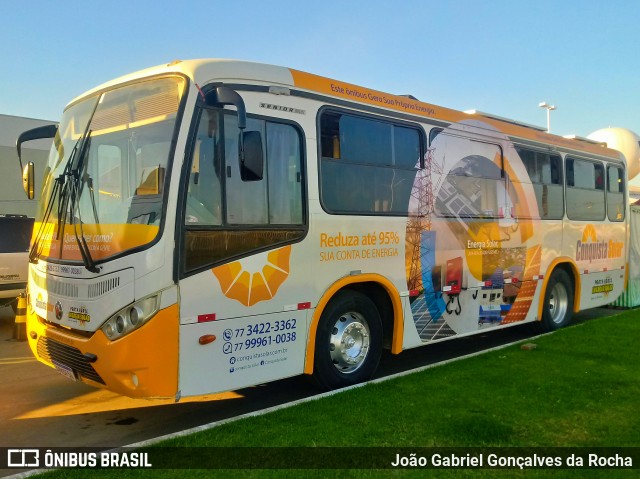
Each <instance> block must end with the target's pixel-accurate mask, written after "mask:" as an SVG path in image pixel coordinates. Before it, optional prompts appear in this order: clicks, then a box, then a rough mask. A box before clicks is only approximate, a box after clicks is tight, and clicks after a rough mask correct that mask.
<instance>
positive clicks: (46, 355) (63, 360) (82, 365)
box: [38, 337, 105, 384]
mask: <svg viewBox="0 0 640 479" xmlns="http://www.w3.org/2000/svg"><path fill="white" fill-rule="evenodd" d="M38 355H39V356H40V357H41V358H42V359H44V360H45V361H48V362H50V363H54V364H59V365H61V366H63V367H67V368H70V369H71V370H73V371H74V372H75V373H76V374H77V375H80V376H82V377H84V378H86V379H90V380H91V381H95V382H97V383H100V384H105V382H104V380H103V379H102V378H101V377H100V375H99V374H98V373H97V372H96V370H95V369H93V366H92V365H91V363H89V361H87V358H85V357H84V355H83V354H82V353H81V352H80V350H79V349H76V348H73V347H71V346H67V345H66V344H63V343H61V342H58V341H56V340H54V339H51V338H46V337H40V339H39V340H38Z"/></svg>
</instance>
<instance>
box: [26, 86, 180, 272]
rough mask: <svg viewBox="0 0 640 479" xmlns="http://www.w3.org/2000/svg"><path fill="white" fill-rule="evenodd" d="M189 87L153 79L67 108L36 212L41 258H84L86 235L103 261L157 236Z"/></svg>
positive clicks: (90, 248) (92, 252)
mask: <svg viewBox="0 0 640 479" xmlns="http://www.w3.org/2000/svg"><path fill="white" fill-rule="evenodd" d="M184 90H185V80H184V79H182V78H180V77H169V78H161V79H154V80H148V81H144V82H140V83H135V84H131V85H127V86H123V87H120V88H116V89H113V90H109V91H106V92H103V93H101V94H99V95H97V96H93V97H90V98H88V99H86V100H83V101H81V102H79V103H76V104H74V105H72V106H71V107H69V108H68V109H67V110H66V111H65V113H64V115H63V117H62V120H61V122H60V126H59V128H58V133H57V135H56V137H55V140H54V144H53V146H52V148H51V153H50V155H49V162H48V165H47V168H46V170H45V179H44V186H43V191H42V201H41V203H40V205H39V209H38V213H37V216H36V228H35V229H34V231H35V232H36V236H35V242H36V243H35V244H34V246H35V247H36V248H37V252H38V256H47V257H49V258H56V259H69V260H78V259H81V256H84V254H82V251H81V250H82V246H83V245H79V244H78V243H79V242H80V238H82V239H83V240H84V242H86V245H85V246H86V249H88V253H90V255H91V257H92V258H93V259H98V260H99V259H104V258H106V257H109V256H113V255H116V254H120V253H123V252H125V251H127V250H129V249H131V248H136V247H140V246H143V245H145V244H148V243H150V242H151V241H153V240H154V239H155V237H156V236H157V234H158V232H159V228H160V221H161V219H162V211H163V201H164V196H165V195H164V194H163V191H164V180H165V177H166V175H167V174H168V166H169V155H170V150H171V145H172V140H173V136H174V129H175V126H176V118H177V115H178V109H179V106H180V100H181V97H182V95H183V93H184ZM69 182H74V186H73V188H69ZM56 185H57V186H56ZM69 192H71V193H69ZM38 233H39V234H38Z"/></svg>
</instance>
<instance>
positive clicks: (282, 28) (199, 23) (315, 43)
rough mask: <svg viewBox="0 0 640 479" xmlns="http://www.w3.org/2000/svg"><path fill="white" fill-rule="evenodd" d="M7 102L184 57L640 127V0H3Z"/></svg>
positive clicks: (533, 115) (59, 93) (65, 93)
mask: <svg viewBox="0 0 640 479" xmlns="http://www.w3.org/2000/svg"><path fill="white" fill-rule="evenodd" d="M0 12H1V15H0V18H1V19H2V28H1V29H0V40H1V45H2V47H1V48H0V52H1V53H0V59H1V60H2V70H1V71H2V74H1V75H0V114H6V115H16V116H25V117H30V118H38V119H46V120H53V121H57V120H58V119H59V118H60V116H61V113H62V110H63V109H64V107H65V105H66V104H67V103H68V102H69V101H70V100H72V99H73V98H74V97H76V96H78V95H80V94H81V93H83V92H84V91H86V90H89V89H91V88H93V87H95V86H97V85H99V84H101V83H104V82H105V81H108V80H110V79H112V78H115V77H118V76H120V75H123V74H126V73H131V72H133V71H136V70H140V69H143V68H147V67H150V66H154V65H158V64H161V63H168V62H170V61H172V60H175V59H182V60H186V59H192V58H234V59H241V60H251V61H257V62H263V63H271V64H276V65H281V66H286V67H291V68H296V69H299V70H304V71H308V72H311V73H315V74H318V75H322V76H325V77H330V78H334V79H338V80H341V81H344V82H348V83H353V84H356V85H360V86H364V87H367V88H371V89H375V90H380V91H383V92H385V93H395V94H411V95H413V96H415V97H417V98H418V99H420V100H422V101H425V102H428V103H432V104H435V105H439V106H444V107H448V108H454V109H458V110H468V109H476V110H480V111H484V112H488V113H492V114H495V115H499V116H503V117H507V118H513V119H516V120H519V121H523V122H525V123H530V124H534V125H539V126H546V121H547V117H546V110H543V109H542V108H540V107H538V104H539V103H540V102H542V101H546V102H548V103H549V104H553V105H555V106H556V107H557V109H556V110H554V111H553V112H551V131H552V132H553V133H557V134H561V135H566V134H577V135H580V136H587V135H588V134H589V133H591V132H593V131H595V130H598V129H600V128H604V127H609V126H619V127H625V128H629V129H631V130H633V131H635V132H638V133H640V92H639V88H640V61H638V56H639V53H640V39H639V32H640V30H639V28H638V21H639V19H640V1H637V0H635V1H632V0H611V1H609V2H603V1H601V0H600V1H597V2H596V1H591V0H580V1H574V0H555V1H547V0H537V1H529V0H511V1H503V0H493V1H492V0H486V1H482V0H455V1H442V0H438V1H434V0H395V1H389V0H386V1H381V0H362V1H360V0H352V1H349V0H342V1H336V0H323V1H321V2H315V1H309V0H299V1H292V0H277V1H267V0H208V1H200V0H193V1H191V0H182V1H172V2H169V1H166V0H156V1H149V0H125V1H121V0H113V1H94V0H82V1H76V0H65V1H63V2H54V1H45V0H28V1H25V0H0Z"/></svg>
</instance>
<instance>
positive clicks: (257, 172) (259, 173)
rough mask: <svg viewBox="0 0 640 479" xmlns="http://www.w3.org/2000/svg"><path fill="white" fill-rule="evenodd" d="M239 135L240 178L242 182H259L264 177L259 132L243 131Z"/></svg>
mask: <svg viewBox="0 0 640 479" xmlns="http://www.w3.org/2000/svg"><path fill="white" fill-rule="evenodd" d="M240 135H242V138H241V140H240V154H239V155H238V156H239V158H240V178H241V179H242V181H260V180H261V179H262V178H263V177H264V158H263V155H262V136H261V135H260V132H259V131H243V132H241V133H240Z"/></svg>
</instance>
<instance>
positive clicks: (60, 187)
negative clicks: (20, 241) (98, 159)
mask: <svg viewBox="0 0 640 479" xmlns="http://www.w3.org/2000/svg"><path fill="white" fill-rule="evenodd" d="M90 124H91V121H89V123H88V124H87V129H86V130H85V132H84V134H83V135H82V136H81V137H80V138H79V139H78V141H77V142H76V144H75V145H74V147H73V150H72V151H71V154H70V155H69V159H68V160H67V163H66V164H65V167H64V171H63V172H62V174H61V175H60V176H58V177H57V178H56V179H55V180H54V181H55V183H54V185H53V187H52V189H51V194H50V195H49V199H48V200H47V207H46V210H45V214H44V216H43V219H42V222H41V224H40V228H39V230H38V233H37V234H36V237H35V239H34V241H33V244H32V245H31V250H30V251H29V261H30V262H32V263H34V262H35V261H36V259H37V258H38V257H39V256H40V254H41V253H42V248H43V247H44V246H43V243H41V240H42V236H43V234H44V231H45V229H46V225H47V223H48V221H49V217H50V216H51V211H52V210H53V206H54V204H55V203H57V204H58V214H57V217H58V225H57V226H58V228H57V231H56V239H57V240H59V242H60V252H59V256H60V257H61V258H62V248H63V245H64V228H65V225H66V224H67V215H68V214H70V215H71V224H72V225H73V233H74V237H75V239H76V243H77V244H78V249H79V251H80V256H81V257H82V262H83V263H84V266H85V268H86V269H87V270H88V271H90V272H92V273H98V272H99V271H100V268H98V267H97V266H96V264H95V261H94V260H93V257H92V256H91V252H90V250H89V246H88V245H87V242H86V240H85V239H84V234H83V229H82V218H81V216H80V193H81V188H80V185H81V175H80V171H82V170H83V169H85V168H86V167H84V164H85V159H86V155H87V152H88V151H89V146H90V144H91V130H89V125H90ZM91 186H92V184H91V185H90V188H91V190H93V188H92V187H91ZM91 192H92V193H93V191H91ZM56 200H57V201H56ZM91 201H92V206H93V212H94V216H95V218H96V221H97V218H98V215H97V211H96V207H95V201H94V197H93V195H91ZM76 212H77V213H78V219H79V223H80V225H79V227H80V228H79V229H80V235H78V222H76V221H75V214H76Z"/></svg>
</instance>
